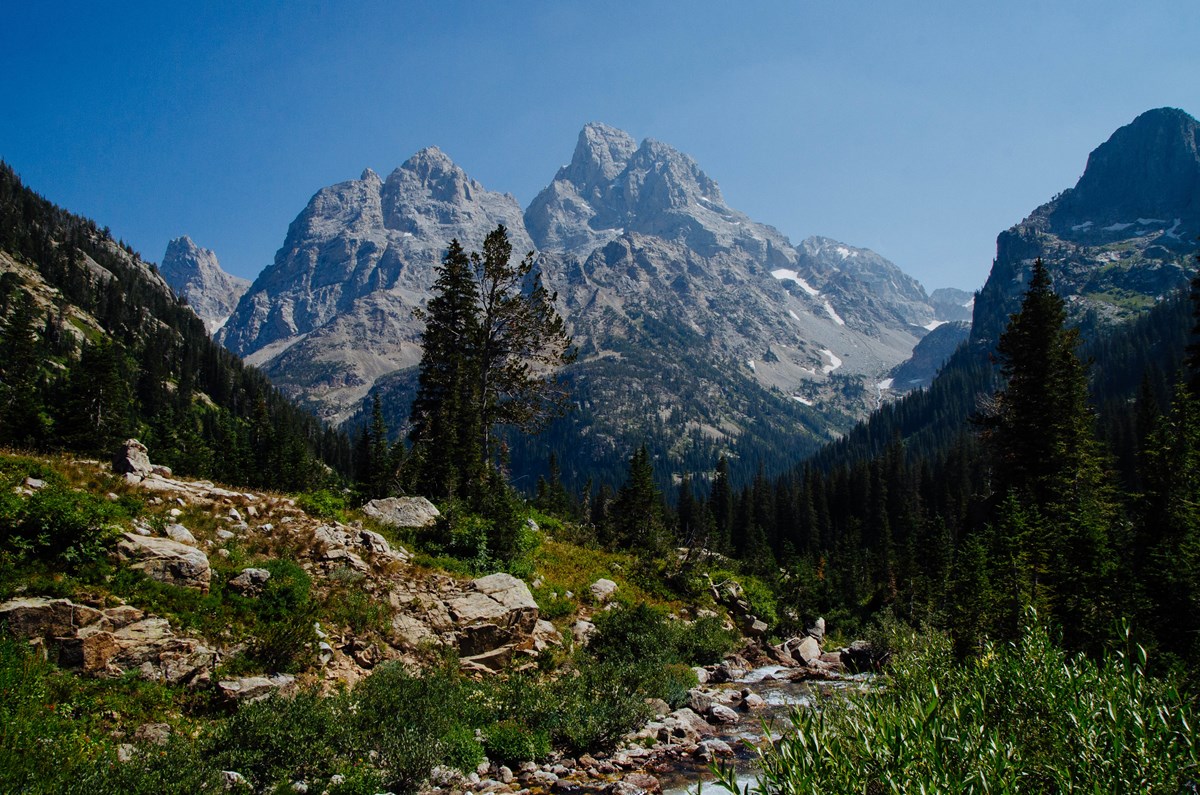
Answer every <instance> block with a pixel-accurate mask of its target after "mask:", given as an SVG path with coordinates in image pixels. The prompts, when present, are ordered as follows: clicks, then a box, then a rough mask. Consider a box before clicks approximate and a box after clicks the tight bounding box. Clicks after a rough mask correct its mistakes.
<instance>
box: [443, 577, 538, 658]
mask: <svg viewBox="0 0 1200 795" xmlns="http://www.w3.org/2000/svg"><path fill="white" fill-rule="evenodd" d="M469 587H470V590H468V591H466V592H464V593H460V594H458V595H456V596H453V597H451V598H450V599H447V600H446V607H447V609H448V610H449V611H450V617H451V618H452V619H453V621H454V624H455V626H456V627H457V628H458V633H457V638H458V650H459V654H461V655H462V656H463V657H475V656H477V655H480V654H484V653H485V652H491V651H494V650H497V649H499V648H501V647H502V646H506V645H510V644H514V643H518V642H520V641H523V640H527V639H528V638H529V636H530V634H531V633H532V632H533V629H534V627H535V626H536V624H537V620H538V607H537V602H535V601H534V600H533V594H531V593H530V592H529V586H527V585H526V584H525V583H524V582H522V581H521V580H519V579H517V578H516V577H514V576H512V575H511V574H504V573H498V574H489V575H488V576H486V577H480V578H478V579H476V580H472V581H471V584H470V586H469Z"/></svg>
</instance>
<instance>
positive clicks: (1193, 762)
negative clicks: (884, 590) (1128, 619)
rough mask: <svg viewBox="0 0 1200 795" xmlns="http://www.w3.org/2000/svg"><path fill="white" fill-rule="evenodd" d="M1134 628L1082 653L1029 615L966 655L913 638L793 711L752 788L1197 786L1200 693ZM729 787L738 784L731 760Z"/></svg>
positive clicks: (1170, 789) (932, 639) (939, 638)
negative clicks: (1183, 686) (853, 685)
mask: <svg viewBox="0 0 1200 795" xmlns="http://www.w3.org/2000/svg"><path fill="white" fill-rule="evenodd" d="M1126 638H1127V642H1126V644H1125V645H1126V648H1125V649H1124V650H1123V651H1115V652H1113V653H1111V654H1110V655H1109V656H1107V657H1105V658H1104V659H1102V660H1099V661H1095V660H1091V659H1088V658H1086V657H1082V656H1071V655H1068V654H1066V653H1064V652H1063V651H1062V650H1061V649H1059V648H1058V647H1057V646H1056V645H1055V644H1054V643H1053V642H1052V640H1051V638H1050V635H1049V633H1048V631H1047V629H1046V627H1044V626H1043V625H1042V624H1041V623H1040V622H1039V621H1038V620H1037V618H1036V615H1033V614H1032V613H1031V614H1030V616H1029V618H1028V621H1027V626H1026V628H1025V630H1024V633H1023V635H1022V638H1021V640H1020V642H1019V643H1015V644H1008V645H1005V646H987V647H985V649H984V651H983V653H982V654H981V655H980V656H979V657H977V658H974V659H971V660H967V661H965V662H961V663H958V662H955V661H954V659H953V655H952V651H951V644H950V641H949V640H948V639H947V638H946V637H945V636H943V635H940V634H930V635H924V636H920V637H917V636H915V635H910V636H909V637H908V638H907V639H906V642H905V643H902V644H901V645H902V646H904V647H906V648H903V649H900V650H899V651H900V653H898V654H897V657H896V659H897V663H896V664H895V667H894V670H893V671H892V675H891V677H890V679H889V680H888V681H887V682H886V685H885V686H883V687H882V688H877V689H875V690H874V691H872V692H870V693H867V694H863V695H860V696H857V697H850V698H841V697H833V698H830V699H828V700H826V701H824V702H822V703H820V704H819V705H818V708H817V709H812V710H805V711H799V710H798V711H795V712H794V713H793V715H792V723H793V729H792V731H790V732H788V733H787V734H786V736H785V737H784V739H782V740H781V741H779V742H778V743H777V744H776V745H775V746H774V747H773V748H771V749H768V750H767V751H765V752H764V753H763V754H762V773H761V776H760V777H759V781H758V783H757V785H755V786H754V787H747V788H745V790H744V791H745V792H756V793H814V795H815V794H816V793H830V792H842V793H869V794H870V795H876V794H879V795H882V794H883V793H1076V792H1079V793H1082V792H1088V793H1183V792H1195V791H1197V782H1198V781H1200V769H1198V767H1197V765H1198V763H1200V746H1198V742H1200V741H1198V739H1197V737H1196V736H1195V731H1194V729H1195V727H1196V719H1197V715H1196V704H1195V701H1194V700H1193V699H1192V698H1189V697H1187V696H1185V695H1184V694H1183V693H1182V692H1181V691H1180V689H1179V688H1178V686H1177V685H1176V684H1175V683H1174V682H1173V681H1171V680H1169V679H1166V680H1163V679H1154V678H1151V677H1148V676H1147V675H1146V673H1145V668H1146V653H1145V651H1144V650H1143V649H1142V648H1141V647H1140V646H1136V645H1134V644H1132V643H1130V642H1128V634H1127V635H1126ZM721 784H722V786H723V787H724V788H725V789H726V790H727V791H730V792H737V791H738V789H737V785H736V784H735V783H734V782H733V777H732V772H731V771H724V772H723V773H722V775H721Z"/></svg>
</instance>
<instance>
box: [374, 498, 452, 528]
mask: <svg viewBox="0 0 1200 795" xmlns="http://www.w3.org/2000/svg"><path fill="white" fill-rule="evenodd" d="M363 513H365V514H366V515H367V516H370V517H371V518H372V519H374V520H375V521H377V522H381V523H383V524H388V525H393V526H394V527H429V526H430V525H432V524H433V523H434V522H436V521H437V518H438V517H439V516H441V514H440V513H439V512H438V509H437V508H436V507H435V506H434V504H433V503H432V502H430V501H429V500H427V499H425V498H424V497H387V498H386V499H382V500H371V501H370V502H368V503H367V504H366V505H364V506H363Z"/></svg>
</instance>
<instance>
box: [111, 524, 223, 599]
mask: <svg viewBox="0 0 1200 795" xmlns="http://www.w3.org/2000/svg"><path fill="white" fill-rule="evenodd" d="M117 552H118V554H119V555H120V556H121V559H122V560H125V561H128V562H129V567H130V568H132V569H140V570H142V571H144V572H145V573H146V575H147V576H149V577H151V578H152V579H155V580H158V581H159V582H165V583H168V584H170V585H179V586H182V587H184V588H195V589H197V590H200V591H204V592H207V591H208V586H209V581H210V578H211V576H212V573H211V570H210V569H209V565H208V556H207V555H205V554H204V553H203V552H201V551H200V550H199V549H196V548H195V547H191V546H188V545H187V544H181V543H179V542H178V541H174V540H172V539H170V538H158V537H156V536H140V535H137V534H135V533H125V534H123V535H122V536H121V541H120V543H119V544H118V546H117Z"/></svg>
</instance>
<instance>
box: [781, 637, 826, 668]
mask: <svg viewBox="0 0 1200 795" xmlns="http://www.w3.org/2000/svg"><path fill="white" fill-rule="evenodd" d="M787 645H788V649H789V650H790V651H791V652H792V656H793V657H795V658H796V661H797V662H802V663H804V664H805V665H811V664H812V663H813V662H815V661H817V660H819V659H821V644H819V643H817V639H816V638H814V637H813V636H812V635H805V636H804V637H803V638H794V639H793V640H790V641H788V644H787Z"/></svg>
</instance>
